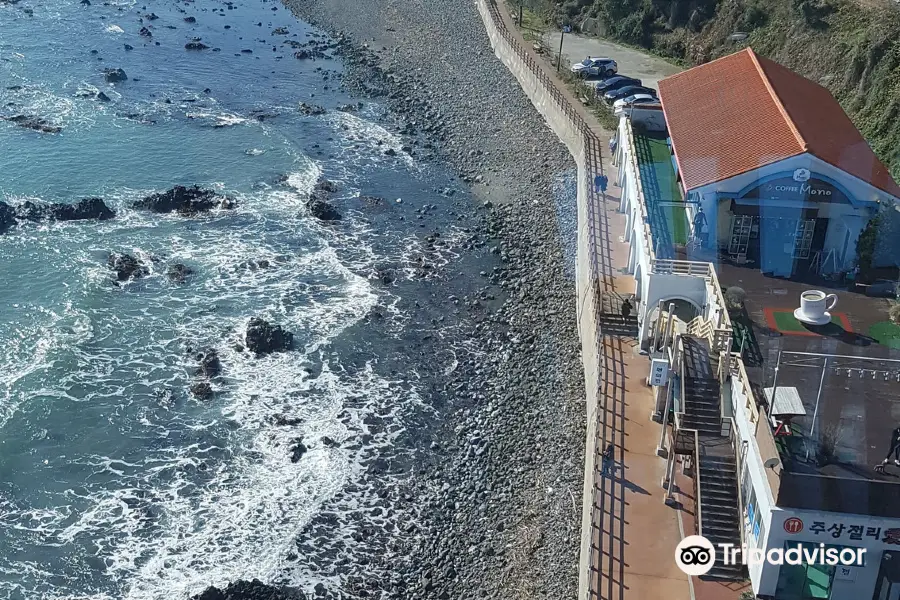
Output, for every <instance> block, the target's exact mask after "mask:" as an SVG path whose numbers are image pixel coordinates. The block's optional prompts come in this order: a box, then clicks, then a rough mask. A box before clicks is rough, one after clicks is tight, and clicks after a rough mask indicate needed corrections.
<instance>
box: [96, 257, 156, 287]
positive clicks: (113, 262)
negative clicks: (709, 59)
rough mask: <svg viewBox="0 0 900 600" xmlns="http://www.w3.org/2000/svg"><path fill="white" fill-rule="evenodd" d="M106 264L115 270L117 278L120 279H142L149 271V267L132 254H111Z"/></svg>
mask: <svg viewBox="0 0 900 600" xmlns="http://www.w3.org/2000/svg"><path fill="white" fill-rule="evenodd" d="M106 264H107V265H108V266H109V268H110V269H112V270H113V271H115V273H116V279H118V280H119V281H128V280H129V279H140V278H141V277H143V276H144V275H146V274H147V273H148V272H149V271H148V270H147V267H145V266H144V265H143V264H141V262H140V261H139V260H138V259H136V258H135V257H133V256H131V255H130V254H118V253H113V254H110V255H109V258H107V259H106Z"/></svg>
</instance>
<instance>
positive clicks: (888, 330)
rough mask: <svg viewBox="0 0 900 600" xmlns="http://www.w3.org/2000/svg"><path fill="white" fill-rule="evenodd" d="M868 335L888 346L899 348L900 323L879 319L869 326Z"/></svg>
mask: <svg viewBox="0 0 900 600" xmlns="http://www.w3.org/2000/svg"><path fill="white" fill-rule="evenodd" d="M869 337H871V338H873V339H874V340H875V341H876V342H878V343H879V344H883V345H885V346H887V347H888V348H900V325H897V324H896V323H891V322H890V321H879V322H878V323H875V324H874V325H872V326H871V327H869Z"/></svg>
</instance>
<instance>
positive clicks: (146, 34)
mask: <svg viewBox="0 0 900 600" xmlns="http://www.w3.org/2000/svg"><path fill="white" fill-rule="evenodd" d="M138 35H142V36H144V37H145V38H152V37H153V34H152V33H151V32H150V30H149V29H147V28H146V27H141V30H140V31H138Z"/></svg>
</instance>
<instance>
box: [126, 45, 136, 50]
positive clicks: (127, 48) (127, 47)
mask: <svg viewBox="0 0 900 600" xmlns="http://www.w3.org/2000/svg"><path fill="white" fill-rule="evenodd" d="M125 50H134V46H132V45H131V44H125Z"/></svg>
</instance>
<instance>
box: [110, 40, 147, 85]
mask: <svg viewBox="0 0 900 600" xmlns="http://www.w3.org/2000/svg"><path fill="white" fill-rule="evenodd" d="M145 29H146V28H145ZM142 35H143V34H142ZM103 75H104V76H105V77H106V80H107V81H108V82H110V83H117V82H119V81H125V80H127V79H128V75H126V74H125V71H124V70H123V69H103Z"/></svg>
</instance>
